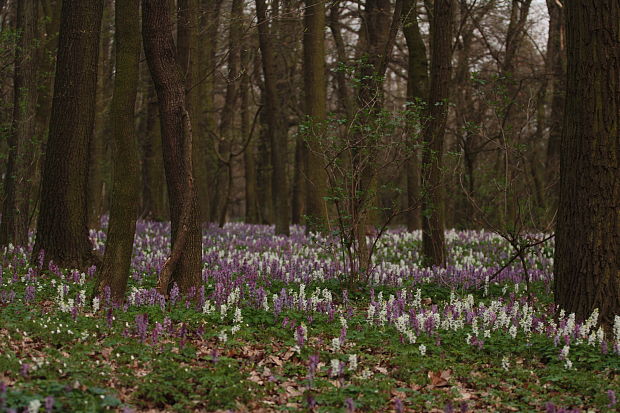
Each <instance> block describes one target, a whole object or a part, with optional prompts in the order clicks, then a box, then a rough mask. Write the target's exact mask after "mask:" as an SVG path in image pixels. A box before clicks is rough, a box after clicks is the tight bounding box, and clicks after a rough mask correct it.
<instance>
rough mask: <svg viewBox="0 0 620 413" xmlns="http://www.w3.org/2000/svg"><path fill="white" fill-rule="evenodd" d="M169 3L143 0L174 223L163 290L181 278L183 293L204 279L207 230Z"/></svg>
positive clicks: (161, 284) (145, 37)
mask: <svg viewBox="0 0 620 413" xmlns="http://www.w3.org/2000/svg"><path fill="white" fill-rule="evenodd" d="M166 4H167V2H166V1H165V0H143V1H142V36H143V41H144V52H145V55H146V59H147V62H148V65H149V69H150V71H151V76H152V78H153V81H154V83H155V90H156V91H157V97H158V101H159V113H160V123H161V137H162V147H163V154H164V168H165V172H166V181H167V184H168V197H169V200H170V218H171V224H172V252H171V254H170V257H169V258H168V260H167V261H166V263H165V264H164V267H163V268H162V270H161V273H160V278H159V281H158V289H159V290H160V292H162V293H166V292H167V291H168V290H169V289H170V288H171V287H172V285H173V283H176V284H177V285H178V287H179V289H180V290H181V292H182V293H189V292H190V290H191V289H192V287H194V288H197V287H198V285H199V283H200V280H201V254H202V248H201V246H202V238H201V236H202V234H201V228H200V223H199V220H198V208H197V202H196V193H195V191H194V186H193V174H192V173H193V172H192V134H191V123H190V119H189V114H188V112H187V109H186V106H185V87H184V83H183V77H182V75H181V71H180V69H179V65H178V64H177V60H176V58H177V53H176V49H175V46H174V39H173V37H172V29H173V23H172V20H171V19H170V11H169V9H168V7H166Z"/></svg>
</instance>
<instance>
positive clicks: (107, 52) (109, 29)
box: [88, 0, 114, 229]
mask: <svg viewBox="0 0 620 413" xmlns="http://www.w3.org/2000/svg"><path fill="white" fill-rule="evenodd" d="M113 7H114V4H113V2H112V1H111V0H104V1H103V17H102V24H101V25H102V30H101V35H100V36H101V40H100V42H99V62H98V66H97V70H98V74H97V98H96V99H97V106H96V112H95V128H94V130H93V136H92V138H91V143H90V152H89V161H88V165H89V168H90V171H89V173H88V227H89V228H94V229H99V227H100V221H101V214H102V213H103V211H104V210H105V206H104V203H105V198H106V196H105V192H106V179H105V178H106V170H107V168H106V164H107V158H108V156H107V155H108V153H107V150H106V149H107V148H106V147H107V145H106V142H107V140H108V136H110V135H111V134H110V128H111V126H112V125H111V123H110V118H109V112H110V102H111V98H112V89H113V85H112V68H113V67H114V65H113V64H112V59H113V55H112V35H113V33H114V22H113V19H112V17H113V15H114V13H113Z"/></svg>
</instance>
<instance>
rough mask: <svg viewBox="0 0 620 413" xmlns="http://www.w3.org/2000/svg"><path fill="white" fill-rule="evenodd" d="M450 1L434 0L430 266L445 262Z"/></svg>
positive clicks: (425, 227)
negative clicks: (443, 164)
mask: <svg viewBox="0 0 620 413" xmlns="http://www.w3.org/2000/svg"><path fill="white" fill-rule="evenodd" d="M452 9H453V4H452V1H451V0H435V4H434V8H433V21H432V23H431V24H432V48H431V52H432V53H431V82H430V94H429V98H428V111H427V116H428V119H425V122H426V123H425V125H424V132H423V137H424V150H423V153H422V191H423V199H422V249H423V254H424V257H425V261H426V264H427V265H434V266H444V265H445V264H446V246H445V240H444V227H445V222H444V219H445V218H444V177H443V169H442V157H443V146H444V132H445V128H446V120H447V117H448V98H449V93H450V90H449V89H450V73H451V71H452V24H453V21H452V20H453V19H452V13H453V10H452Z"/></svg>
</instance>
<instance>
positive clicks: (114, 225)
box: [97, 0, 140, 301]
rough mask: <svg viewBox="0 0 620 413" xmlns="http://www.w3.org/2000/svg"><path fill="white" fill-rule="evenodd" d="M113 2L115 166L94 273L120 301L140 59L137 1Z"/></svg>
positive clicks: (130, 225) (132, 204)
mask: <svg viewBox="0 0 620 413" xmlns="http://www.w3.org/2000/svg"><path fill="white" fill-rule="evenodd" d="M115 4H116V9H115V14H114V16H115V32H114V39H115V46H116V65H115V75H114V92H113V96H112V107H111V124H112V133H113V134H112V137H113V142H112V151H113V159H114V166H113V167H114V169H113V180H112V192H111V194H110V195H111V196H110V221H109V224H108V231H107V239H106V248H105V254H104V256H103V265H102V266H101V268H100V269H99V272H98V274H97V277H98V285H99V292H103V291H104V289H105V287H109V288H110V292H111V296H112V298H113V300H114V301H121V300H122V299H123V298H124V296H125V290H126V288H127V280H128V279H129V270H130V265H131V255H132V251H133V241H134V236H135V231H136V218H137V215H138V201H139V194H140V192H139V189H140V181H139V179H140V170H139V154H138V143H137V139H136V132H135V124H134V116H135V115H134V108H135V104H136V95H137V92H138V74H139V59H140V0H125V1H117V2H116V3H115Z"/></svg>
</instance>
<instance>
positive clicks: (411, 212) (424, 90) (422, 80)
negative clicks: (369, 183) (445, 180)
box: [402, 0, 428, 231]
mask: <svg viewBox="0 0 620 413" xmlns="http://www.w3.org/2000/svg"><path fill="white" fill-rule="evenodd" d="M416 3H417V1H416V0H404V5H403V16H402V21H403V33H404V35H405V40H406V42H407V50H408V51H409V57H408V61H407V63H408V68H407V102H411V103H412V104H413V106H412V110H415V111H417V110H420V109H421V108H420V107H419V106H418V105H419V103H421V102H422V101H423V99H426V98H427V97H428V60H427V58H426V46H425V45H424V40H423V39H422V33H420V26H419V25H418V15H417V13H416ZM414 115H415V114H414ZM413 121H414V122H416V124H414V125H410V127H411V128H412V129H413V130H412V133H414V136H412V137H411V138H410V143H411V153H409V154H407V156H408V157H407V162H406V163H405V169H406V174H407V214H406V221H407V229H408V230H409V231H413V230H415V229H420V228H421V227H422V221H421V219H422V217H421V214H420V207H419V199H420V162H419V160H418V152H417V150H415V149H414V148H413V147H414V145H415V144H416V143H417V140H418V136H417V135H418V133H417V132H418V130H419V128H420V127H421V126H420V125H418V124H417V121H416V120H415V119H414V120H413Z"/></svg>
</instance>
